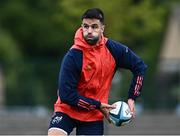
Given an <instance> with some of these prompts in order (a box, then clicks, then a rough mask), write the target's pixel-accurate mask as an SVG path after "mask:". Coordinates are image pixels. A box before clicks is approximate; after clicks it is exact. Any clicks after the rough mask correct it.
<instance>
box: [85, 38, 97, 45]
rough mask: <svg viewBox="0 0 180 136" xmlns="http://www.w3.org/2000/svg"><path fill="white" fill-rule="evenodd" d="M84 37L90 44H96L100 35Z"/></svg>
mask: <svg viewBox="0 0 180 136" xmlns="http://www.w3.org/2000/svg"><path fill="white" fill-rule="evenodd" d="M84 39H85V41H86V42H87V43H88V44H89V45H95V44H96V43H97V42H98V40H99V37H94V38H93V39H88V38H87V36H86V37H84Z"/></svg>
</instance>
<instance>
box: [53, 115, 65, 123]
mask: <svg viewBox="0 0 180 136" xmlns="http://www.w3.org/2000/svg"><path fill="white" fill-rule="evenodd" d="M62 118H63V117H62V116H60V117H58V116H57V117H55V118H54V119H53V120H52V124H55V123H56V124H58V123H59V122H60V121H61V120H62Z"/></svg>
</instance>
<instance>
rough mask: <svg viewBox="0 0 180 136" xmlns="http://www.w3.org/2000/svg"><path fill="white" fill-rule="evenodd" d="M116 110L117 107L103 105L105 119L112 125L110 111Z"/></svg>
mask: <svg viewBox="0 0 180 136" xmlns="http://www.w3.org/2000/svg"><path fill="white" fill-rule="evenodd" d="M114 108H116V106H115V105H109V104H106V103H101V107H100V111H101V112H102V114H103V115H104V117H105V118H106V119H107V120H108V122H109V123H111V120H110V118H109V111H110V110H112V109H114Z"/></svg>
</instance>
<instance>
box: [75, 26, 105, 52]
mask: <svg viewBox="0 0 180 136" xmlns="http://www.w3.org/2000/svg"><path fill="white" fill-rule="evenodd" d="M106 42H107V38H106V37H104V36H103V35H102V36H101V40H100V41H99V42H98V43H97V44H96V45H89V44H88V43H87V42H86V41H85V40H84V37H83V31H82V28H79V29H78V30H77V31H76V33H75V37H74V45H76V46H78V47H80V48H87V49H91V48H97V47H101V46H104V45H105V44H106Z"/></svg>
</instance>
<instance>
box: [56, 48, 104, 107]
mask: <svg viewBox="0 0 180 136" xmlns="http://www.w3.org/2000/svg"><path fill="white" fill-rule="evenodd" d="M81 70H82V52H81V51H80V50H77V49H71V50H69V51H68V52H67V54H66V55H65V56H64V58H63V61H62V64H61V69H60V74H59V83H58V86H59V87H58V88H59V91H58V95H59V97H60V99H61V101H62V102H64V103H67V104H69V105H71V106H76V107H78V108H80V109H84V110H93V109H99V108H100V105H101V103H100V102H99V101H96V100H94V99H91V98H87V97H84V96H81V95H79V94H78V91H77V86H78V82H79V79H80V74H81Z"/></svg>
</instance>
